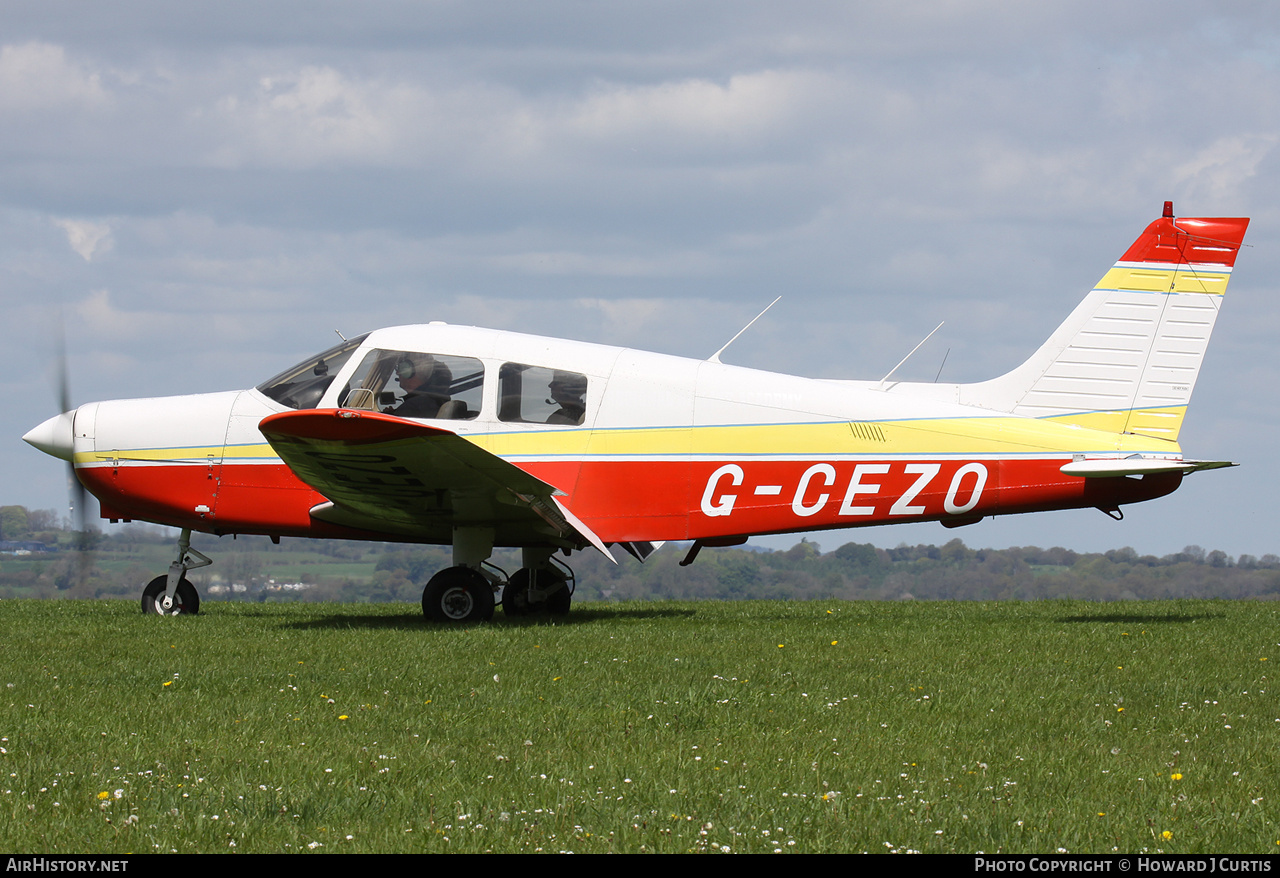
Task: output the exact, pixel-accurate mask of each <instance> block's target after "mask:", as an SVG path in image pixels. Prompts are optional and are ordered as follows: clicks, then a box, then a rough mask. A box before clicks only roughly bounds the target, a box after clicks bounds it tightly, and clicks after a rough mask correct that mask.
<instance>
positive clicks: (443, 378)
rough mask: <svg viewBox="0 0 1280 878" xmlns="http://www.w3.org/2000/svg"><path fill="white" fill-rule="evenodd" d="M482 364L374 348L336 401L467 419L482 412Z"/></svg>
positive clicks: (400, 412) (415, 414)
mask: <svg viewBox="0 0 1280 878" xmlns="http://www.w3.org/2000/svg"><path fill="white" fill-rule="evenodd" d="M483 387H484V366H483V364H481V362H480V361H479V360H476V359H473V358H471V357H454V356H449V355H446V354H425V353H420V352H418V351H382V350H376V351H370V352H369V353H368V354H366V355H365V358H364V360H363V361H362V362H361V363H360V365H359V366H357V367H356V371H355V372H354V373H352V375H351V381H350V382H349V383H348V384H347V386H346V388H344V390H343V393H342V395H341V396H340V397H339V399H338V405H340V406H342V407H344V408H350V409H365V410H366V411H376V412H385V413H387V414H390V415H398V416H399V417H402V418H436V419H443V420H453V421H469V420H471V419H473V418H475V417H477V416H479V414H480V399H481V393H482V391H483Z"/></svg>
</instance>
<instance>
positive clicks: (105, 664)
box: [0, 601, 1280, 853]
mask: <svg viewBox="0 0 1280 878" xmlns="http://www.w3.org/2000/svg"><path fill="white" fill-rule="evenodd" d="M1278 623H1280V606H1277V604H1274V603H1227V602H1177V603H1151V602H1148V603H1119V604H1117V603H1110V604H1096V603H1075V602H1071V603H1066V602H1040V603H999V604H994V603H893V604H887V603H871V602H859V603H833V602H824V603H819V602H813V603H784V602H748V603H682V604H673V603H629V604H583V605H580V606H579V607H576V608H575V609H574V612H573V615H572V616H571V617H570V618H569V619H568V620H567V621H561V622H558V623H551V622H531V621H528V620H522V621H507V620H505V619H503V618H502V612H501V610H499V612H498V614H497V616H496V618H495V621H494V622H493V623H490V624H487V625H481V626H476V627H472V628H453V627H437V626H431V625H428V624H426V623H424V622H423V621H422V617H421V612H420V610H419V608H417V607H415V606H411V605H407V604H390V605H388V604H378V605H332V604H330V605H325V604H275V605H259V604H231V603H216V602H207V603H206V604H205V606H204V613H203V614H202V615H201V616H199V617H194V618H177V619H164V618H156V617H144V616H143V615H142V614H141V613H140V612H139V611H138V608H137V605H136V604H135V603H134V602H131V601H130V602H125V601H98V602H88V601H43V602H39V601H0V631H2V632H3V637H4V641H3V653H2V655H3V657H2V658H0V687H3V688H0V692H2V693H3V697H2V699H0V739H2V740H0V748H2V750H3V752H0V770H2V772H3V776H2V777H0V849H2V850H7V851H13V852H19V851H20V852H130V851H132V852H145V851H153V850H161V851H171V850H176V851H231V850H235V851H257V852H276V851H297V850H301V851H307V850H312V851H315V852H334V851H343V852H370V851H457V852H476V851H548V852H553V851H570V850H571V851H577V852H601V851H627V852H632V851H657V852H682V851H708V852H715V851H732V852H747V853H754V852H774V851H782V852H817V851H872V852H886V851H908V850H915V851H924V852H932V851H948V852H955V851H959V852H974V851H984V852H987V853H993V852H996V851H1004V852H1026V851H1033V852H1034V851H1040V852H1049V851H1056V850H1058V849H1065V850H1067V851H1070V852H1073V853H1085V852H1110V851H1113V850H1117V849H1118V850H1120V851H1124V852H1138V851H1143V850H1146V851H1152V852H1154V851H1157V850H1162V851H1166V852H1264V853H1271V852H1276V851H1278V850H1280V848H1278V847H1277V844H1280V826H1277V825H1276V822H1275V820H1274V819H1273V817H1272V816H1271V815H1273V814H1274V813H1275V810H1276V806H1277V805H1280V781H1278V780H1277V776H1276V774H1277V772H1276V767H1275V766H1276V757H1275V753H1276V750H1277V742H1278V741H1280V705H1278V704H1277V700H1276V697H1275V695H1274V694H1273V692H1272V684H1271V682H1270V679H1269V677H1270V672H1271V670H1272V668H1271V666H1272V665H1273V664H1275V663H1276V662H1280V646H1277V642H1276V636H1277V632H1280V624H1278Z"/></svg>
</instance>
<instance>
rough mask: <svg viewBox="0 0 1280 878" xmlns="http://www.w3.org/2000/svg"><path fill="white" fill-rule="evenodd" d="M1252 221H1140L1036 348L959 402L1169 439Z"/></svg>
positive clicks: (965, 388) (1169, 217)
mask: <svg viewBox="0 0 1280 878" xmlns="http://www.w3.org/2000/svg"><path fill="white" fill-rule="evenodd" d="M1248 225H1249V220H1248V219H1244V218H1240V219H1222V218H1213V219H1206V218H1202V219H1189V218H1182V219H1175V218H1174V216H1173V202H1171V201H1166V202H1165V206H1164V216H1162V217H1161V218H1160V219H1158V220H1156V221H1155V222H1153V223H1152V224H1151V225H1149V226H1147V230H1146V231H1145V232H1143V233H1142V235H1141V236H1139V238H1138V240H1137V241H1134V243H1133V246H1131V247H1130V248H1129V249H1128V250H1126V251H1125V253H1124V255H1123V256H1121V257H1120V261H1119V262H1117V263H1116V264H1115V265H1114V266H1113V267H1112V269H1111V270H1110V271H1108V272H1107V273H1106V274H1105V275H1104V276H1103V278H1102V280H1101V281H1099V282H1098V285H1097V286H1096V287H1095V288H1094V289H1093V291H1092V292H1091V293H1089V295H1087V296H1086V297H1085V299H1084V301H1083V302H1081V303H1080V305H1079V307H1077V308H1076V309H1075V311H1073V312H1072V313H1071V316H1070V317H1068V318H1067V319H1066V321H1064V322H1063V324H1062V325H1061V326H1059V327H1058V329H1057V330H1056V331H1055V332H1054V333H1053V335H1052V336H1050V337H1049V340H1048V341H1047V342H1045V343H1044V344H1043V345H1042V346H1041V347H1040V350H1038V351H1036V353H1035V354H1034V355H1033V356H1032V357H1031V358H1030V359H1029V360H1027V361H1026V362H1025V363H1023V364H1022V365H1021V366H1019V367H1018V368H1016V369H1014V370H1013V371H1012V372H1009V373H1007V374H1006V375H1003V376H1001V377H999V378H996V379H993V380H991V381H985V382H982V383H980V384H968V385H962V386H961V387H960V388H959V390H960V401H961V402H965V403H969V404H972V405H979V406H983V407H984V408H992V409H996V410H998V411H1007V412H1012V413H1014V414H1018V415H1025V416H1027V417H1033V418H1051V419H1053V420H1056V421H1063V422H1066V423H1073V424H1079V425H1080V426H1084V427H1090V428H1093V429H1098V430H1106V431H1108V432H1114V433H1140V434H1143V435H1147V436H1154V437H1158V438H1161V439H1169V440H1176V439H1177V438H1178V432H1179V430H1180V429H1181V427H1182V419H1183V416H1184V415H1185V413H1186V410H1187V403H1188V402H1189V401H1190V399H1191V391H1192V390H1193V389H1194V388H1195V383H1196V375H1197V374H1199V372H1200V364H1201V362H1202V361H1203V360H1204V352H1205V348H1206V347H1208V344H1209V335H1210V333H1211V332H1213V324H1214V322H1215V320H1216V319H1217V316H1218V309H1219V307H1221V305H1222V296H1223V293H1225V292H1226V289H1227V281H1229V280H1230V279H1231V269H1232V267H1233V266H1234V265H1235V262H1236V255H1237V254H1238V253H1239V251H1240V245H1241V242H1242V241H1243V240H1244V233H1245V229H1246V228H1247V227H1248Z"/></svg>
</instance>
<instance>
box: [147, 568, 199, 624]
mask: <svg viewBox="0 0 1280 878" xmlns="http://www.w3.org/2000/svg"><path fill="white" fill-rule="evenodd" d="M168 584H169V577H168V575H164V576H157V577H156V578H155V579H153V580H151V581H150V582H148V583H147V587H146V588H144V589H143V590H142V612H144V613H146V614H147V615H148V616H194V615H195V614H196V613H198V612H200V593H199V592H198V591H196V587H195V586H194V585H192V584H191V582H190V581H189V580H186V579H180V580H178V587H177V589H176V590H175V591H174V595H173V598H172V599H170V600H169V602H168V603H167V604H166V603H165V593H164V592H165V587H166V586H167V585H168Z"/></svg>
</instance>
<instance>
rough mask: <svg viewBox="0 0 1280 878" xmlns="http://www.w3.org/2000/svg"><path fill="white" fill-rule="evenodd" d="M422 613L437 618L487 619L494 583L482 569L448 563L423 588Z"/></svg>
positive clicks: (441, 620)
mask: <svg viewBox="0 0 1280 878" xmlns="http://www.w3.org/2000/svg"><path fill="white" fill-rule="evenodd" d="M422 614H423V615H424V616H426V617H427V618H428V619H430V620H431V621H433V622H487V621H488V620H490V619H492V618H493V586H491V585H490V584H489V580H487V579H485V578H484V576H483V575H481V573H480V571H478V570H473V569H471V568H470V567H446V568H445V569H444V570H441V571H440V572H439V573H437V574H436V575H435V576H433V577H431V580H430V581H429V582H428V583H427V587H426V588H424V589H423V590H422Z"/></svg>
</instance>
